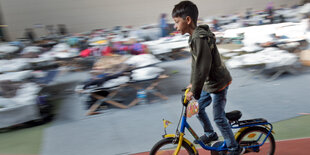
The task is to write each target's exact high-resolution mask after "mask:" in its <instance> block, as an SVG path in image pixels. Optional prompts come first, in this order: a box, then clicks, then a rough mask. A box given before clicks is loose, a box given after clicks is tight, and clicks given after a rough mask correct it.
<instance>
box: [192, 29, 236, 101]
mask: <svg viewBox="0 0 310 155" xmlns="http://www.w3.org/2000/svg"><path fill="white" fill-rule="evenodd" d="M215 41H216V38H215V36H214V34H213V33H212V32H211V31H210V29H209V26H208V25H200V26H197V27H196V28H195V30H194V32H193V34H192V35H191V36H190V38H189V41H188V42H189V46H190V48H191V54H192V72H191V84H192V89H191V91H192V92H193V94H194V97H195V99H199V98H200V93H201V91H202V90H204V91H207V92H209V93H216V92H218V91H220V90H222V89H224V88H225V87H226V86H227V85H229V84H230V82H231V80H232V78H231V76H230V73H229V71H228V70H227V68H226V66H225V64H224V63H223V62H222V60H221V57H220V54H219V52H218V49H217V46H216V44H215Z"/></svg>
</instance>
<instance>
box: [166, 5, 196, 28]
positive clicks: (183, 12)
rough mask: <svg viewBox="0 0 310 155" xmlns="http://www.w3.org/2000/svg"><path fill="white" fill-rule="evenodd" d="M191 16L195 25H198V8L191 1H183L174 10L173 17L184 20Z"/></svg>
mask: <svg viewBox="0 0 310 155" xmlns="http://www.w3.org/2000/svg"><path fill="white" fill-rule="evenodd" d="M186 16H189V17H191V18H192V20H193V22H194V24H195V25H197V18H198V8H197V6H196V4H194V3H193V2H191V1H182V2H180V3H178V4H176V5H175V6H174V8H173V10H172V17H173V18H175V17H181V18H183V19H185V18H186Z"/></svg>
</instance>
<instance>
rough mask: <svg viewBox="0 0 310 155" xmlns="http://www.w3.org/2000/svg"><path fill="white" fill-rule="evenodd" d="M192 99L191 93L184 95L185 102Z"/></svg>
mask: <svg viewBox="0 0 310 155" xmlns="http://www.w3.org/2000/svg"><path fill="white" fill-rule="evenodd" d="M192 97H193V93H192V92H191V91H189V92H188V93H187V94H186V100H187V101H190V100H191V99H192Z"/></svg>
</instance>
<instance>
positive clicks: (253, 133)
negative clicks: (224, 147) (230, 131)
mask: <svg viewBox="0 0 310 155" xmlns="http://www.w3.org/2000/svg"><path fill="white" fill-rule="evenodd" d="M268 132H269V131H268V130H267V129H266V128H263V127H259V126H255V127H249V128H247V129H245V130H244V131H242V132H241V133H240V135H239V136H238V137H237V139H236V140H237V143H239V145H240V146H250V145H258V144H261V141H263V139H264V138H265V137H266V136H267V134H268ZM257 133H261V134H263V135H265V136H264V137H261V138H259V140H261V141H259V140H255V139H256V138H258V137H260V136H259V135H258V134H257ZM263 135H262V136H263ZM267 144H268V145H267ZM266 150H267V152H265V151H266ZM275 150H276V143H275V140H274V137H273V135H272V134H270V135H269V136H268V138H267V140H266V142H265V143H264V145H262V146H260V147H254V148H248V149H246V152H245V153H249V154H251V153H255V154H257V153H258V152H259V154H264V155H273V154H274V152H275Z"/></svg>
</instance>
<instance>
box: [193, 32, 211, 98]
mask: <svg viewBox="0 0 310 155" xmlns="http://www.w3.org/2000/svg"><path fill="white" fill-rule="evenodd" d="M193 41H194V42H193V43H194V44H193V45H194V47H193V53H194V59H195V61H193V62H192V63H193V64H192V65H193V68H192V79H191V83H192V89H191V92H193V95H194V97H195V99H199V98H200V94H201V91H202V88H203V85H204V82H205V81H206V78H207V77H208V76H209V72H210V68H211V64H212V55H211V50H210V47H209V44H208V41H207V38H196V39H195V40H193Z"/></svg>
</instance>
